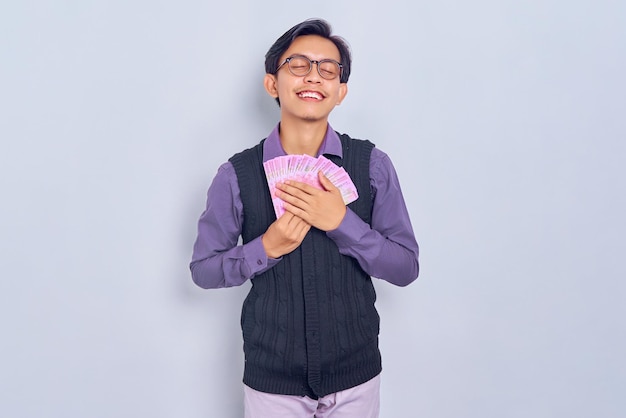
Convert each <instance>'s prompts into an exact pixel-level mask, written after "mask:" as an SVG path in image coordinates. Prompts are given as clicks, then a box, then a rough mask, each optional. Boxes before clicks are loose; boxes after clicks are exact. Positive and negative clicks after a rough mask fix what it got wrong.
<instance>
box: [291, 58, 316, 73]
mask: <svg viewBox="0 0 626 418" xmlns="http://www.w3.org/2000/svg"><path fill="white" fill-rule="evenodd" d="M289 69H290V70H291V72H292V73H293V75H298V76H301V75H307V74H308V73H309V71H311V61H309V60H308V59H307V58H305V57H291V59H290V60H289Z"/></svg>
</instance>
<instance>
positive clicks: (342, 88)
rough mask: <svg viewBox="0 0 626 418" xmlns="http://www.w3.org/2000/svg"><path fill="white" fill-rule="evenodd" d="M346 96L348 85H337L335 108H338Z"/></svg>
mask: <svg viewBox="0 0 626 418" xmlns="http://www.w3.org/2000/svg"><path fill="white" fill-rule="evenodd" d="M346 94H348V84H347V83H341V84H339V100H337V104H336V106H339V105H340V104H341V102H343V99H344V98H345V97H346Z"/></svg>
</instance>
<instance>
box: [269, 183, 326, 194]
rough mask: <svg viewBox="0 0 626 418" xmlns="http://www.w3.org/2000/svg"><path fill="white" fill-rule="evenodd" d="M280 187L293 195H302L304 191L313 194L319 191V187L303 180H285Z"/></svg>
mask: <svg viewBox="0 0 626 418" xmlns="http://www.w3.org/2000/svg"><path fill="white" fill-rule="evenodd" d="M278 189H279V190H282V191H284V192H285V193H289V194H291V195H293V196H301V194H302V193H304V194H307V195H311V194H313V193H315V192H316V191H318V189H316V188H315V187H313V186H311V185H310V184H307V183H303V182H301V181H295V180H287V181H285V182H284V183H282V184H281V185H280V186H278Z"/></svg>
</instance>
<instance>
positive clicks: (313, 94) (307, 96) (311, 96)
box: [298, 90, 324, 100]
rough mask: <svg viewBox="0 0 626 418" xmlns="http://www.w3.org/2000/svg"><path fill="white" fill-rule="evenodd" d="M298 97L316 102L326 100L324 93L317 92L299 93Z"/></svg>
mask: <svg viewBox="0 0 626 418" xmlns="http://www.w3.org/2000/svg"><path fill="white" fill-rule="evenodd" d="M298 97H299V98H301V99H315V100H322V99H323V98H324V96H323V95H322V93H318V92H316V91H309V90H307V91H301V92H300V93H298Z"/></svg>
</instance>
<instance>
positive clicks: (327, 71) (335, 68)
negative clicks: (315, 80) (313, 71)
mask: <svg viewBox="0 0 626 418" xmlns="http://www.w3.org/2000/svg"><path fill="white" fill-rule="evenodd" d="M318 66H319V71H320V75H321V76H322V77H324V78H326V79H328V80H332V79H333V78H335V77H338V76H339V73H340V71H341V70H340V68H339V64H337V63H336V62H335V61H322V62H320V63H319V64H318Z"/></svg>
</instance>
